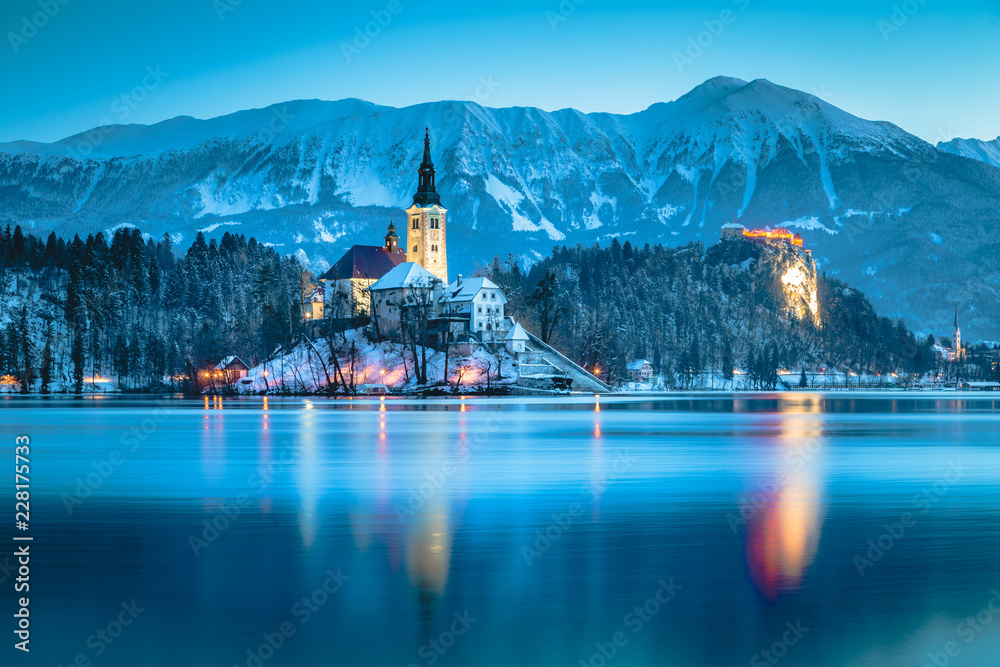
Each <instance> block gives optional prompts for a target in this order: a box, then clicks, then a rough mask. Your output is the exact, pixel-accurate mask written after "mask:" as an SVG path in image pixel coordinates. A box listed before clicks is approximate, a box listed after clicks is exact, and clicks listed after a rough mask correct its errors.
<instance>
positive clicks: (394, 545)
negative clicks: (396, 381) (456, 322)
mask: <svg viewBox="0 0 1000 667" xmlns="http://www.w3.org/2000/svg"><path fill="white" fill-rule="evenodd" d="M998 417H1000V396H998V397H996V398H994V397H992V396H990V395H989V394H981V395H980V394H958V393H950V394H919V393H918V394H902V393H900V394H878V395H876V394H871V395H862V394H844V393H841V394H827V395H823V394H785V395H739V396H736V397H734V396H730V395H705V394H701V395H671V396H663V397H655V398H648V399H647V398H631V397H617V398H611V397H603V398H601V399H600V400H597V399H595V398H594V397H581V398H568V399H564V398H560V399H535V398H530V399H529V398H524V399H516V398H506V399H480V398H475V399H473V398H469V399H466V400H458V399H428V400H417V399H397V398H390V399H386V400H384V401H380V400H377V399H375V400H370V399H361V400H326V399H312V400H307V399H275V398H271V399H269V400H267V401H265V400H264V399H262V398H246V399H223V400H221V401H220V400H218V399H209V400H207V401H198V400H180V399H153V398H146V399H136V398H85V399H72V398H52V399H48V400H44V399H41V398H26V399H22V398H13V397H5V398H3V399H0V423H2V425H3V426H2V435H3V438H4V448H3V451H4V452H5V453H4V457H5V459H6V460H7V461H8V464H10V463H13V457H14V452H13V448H14V437H15V436H16V435H19V434H28V435H30V436H31V439H32V452H31V467H32V475H31V487H32V494H33V495H32V504H31V510H32V511H31V528H30V534H31V535H32V536H34V542H33V543H32V547H31V549H32V562H31V567H32V570H31V614H32V616H31V620H32V626H31V627H32V635H31V648H32V652H31V656H30V659H24V658H25V656H23V655H22V654H20V653H19V652H16V651H14V650H13V649H12V647H11V646H7V647H5V648H4V649H3V654H4V655H5V656H6V657H4V660H3V662H2V664H3V665H8V664H10V665H15V664H32V665H34V664H38V665H52V666H56V665H70V664H80V665H86V664H92V665H95V666H107V667H111V666H118V665H121V666H128V667H160V666H171V667H173V666H178V665H179V666H185V665H191V666H193V665H197V666H200V665H218V666H219V667H230V666H233V665H242V666H244V667H254V666H255V665H256V666H258V667H261V666H267V667H271V666H279V665H280V666H286V665H295V666H300V665H301V666H312V665H352V666H353V665H359V666H367V665H375V666H381V665H399V666H400V667H408V666H411V665H419V666H424V665H426V666H430V665H446V666H448V665H454V666H463V667H467V666H478V665H489V666H492V665H527V666H531V665H566V666H567V667H573V666H577V667H579V666H580V665H592V666H593V667H601V666H602V665H614V666H619V665H620V666H627V665H631V666H639V665H655V666H657V667H663V666H667V665H685V666H686V665H751V666H756V665H774V664H781V665H788V666H793V665H808V666H817V665H820V666H825V665H893V666H895V665H914V666H915V667H920V666H923V665H937V666H938V667H940V666H942V665H945V664H947V665H967V666H971V665H997V664H1000V592H998V591H1000V446H998V443H1000V418H998ZM4 479H5V480H6V481H5V482H4V483H5V484H8V485H11V486H12V484H13V480H12V479H11V476H9V475H6V476H4ZM0 496H2V497H6V498H8V501H6V502H5V503H4V504H5V505H8V506H9V507H7V506H5V507H4V508H3V510H2V511H3V516H4V518H5V519H6V520H7V523H6V524H5V525H7V526H9V527H10V528H8V530H7V532H8V533H9V535H13V534H14V533H15V532H17V531H15V530H14V528H13V522H14V517H13V504H14V502H13V489H11V491H10V493H7V492H4V493H2V494H0ZM4 540H5V541H7V540H9V536H8V537H5V538H4ZM4 551H5V552H8V553H9V551H8V550H4ZM10 551H12V549H11V550H10ZM3 563H4V560H3V557H0V565H2V564H3ZM13 576H14V575H9V574H7V573H5V572H4V571H0V578H6V581H5V582H4V583H3V584H2V588H3V595H2V597H0V601H2V604H3V605H4V608H3V609H0V612H2V613H0V615H2V616H3V617H4V618H7V619H8V621H7V624H8V626H9V627H7V628H6V629H4V632H3V636H5V637H6V638H7V641H9V642H11V644H13V641H14V640H13V639H12V635H11V632H10V630H11V629H12V628H13V622H12V620H11V614H13V612H14V610H15V607H14V605H15V602H14V594H13V591H12V577H13Z"/></svg>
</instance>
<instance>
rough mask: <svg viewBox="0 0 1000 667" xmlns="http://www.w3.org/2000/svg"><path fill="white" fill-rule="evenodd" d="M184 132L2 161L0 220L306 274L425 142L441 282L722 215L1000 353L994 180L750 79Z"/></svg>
mask: <svg viewBox="0 0 1000 667" xmlns="http://www.w3.org/2000/svg"><path fill="white" fill-rule="evenodd" d="M178 119H181V120H178ZM178 119H171V120H168V121H164V122H162V123H159V124H156V125H152V126H115V127H114V128H112V129H111V130H109V131H107V132H104V131H99V130H91V131H89V132H90V133H91V134H90V139H93V140H94V141H93V142H92V143H94V145H93V147H91V148H90V153H91V154H92V156H91V157H84V156H83V155H82V153H83V152H86V151H81V145H80V143H79V142H80V141H87V140H88V137H87V134H88V133H80V134H77V135H74V136H73V137H68V138H66V139H63V140H60V141H59V142H54V143H53V144H46V145H44V146H47V147H49V148H47V149H45V150H46V151H47V152H44V151H43V150H42V149H41V148H39V147H38V146H37V145H30V144H29V145H27V146H26V145H25V143H24V142H17V143H18V147H19V148H21V149H22V150H21V151H20V152H16V153H15V152H11V151H12V150H13V149H14V148H15V146H12V145H11V144H0V222H6V223H12V224H22V225H23V226H24V227H25V228H26V229H31V230H33V231H36V233H37V231H38V230H46V229H56V230H59V231H60V233H64V234H65V233H70V234H71V233H90V232H95V231H98V230H103V229H110V228H113V227H114V226H116V225H120V224H135V225H139V226H140V227H142V228H143V229H149V230H151V231H152V232H153V233H154V234H162V233H163V232H169V233H171V234H174V235H175V239H176V240H177V242H179V243H189V242H190V241H191V240H193V237H194V235H195V234H196V233H197V231H198V230H207V231H206V234H207V235H209V236H213V235H221V234H222V233H224V232H225V231H230V232H243V233H247V234H248V235H250V234H253V235H254V236H256V237H257V238H260V239H263V240H264V241H266V242H268V243H271V244H273V245H275V246H276V247H278V248H279V249H280V250H281V251H282V252H286V253H289V254H292V253H295V254H297V255H298V256H300V257H304V258H306V259H307V261H311V262H312V266H313V268H314V269H317V270H318V269H322V268H324V267H325V266H327V265H329V264H331V263H332V262H334V261H336V259H337V258H338V257H339V256H340V254H342V252H343V251H344V250H345V249H346V248H347V247H349V246H350V245H351V244H352V243H377V242H378V240H379V239H381V237H382V235H384V229H385V226H386V225H387V224H388V221H389V218H390V217H391V216H393V215H396V216H398V215H399V212H398V209H400V208H403V207H406V206H407V205H408V204H409V201H410V200H411V199H412V194H413V192H414V190H415V188H416V168H417V165H418V164H419V161H420V157H421V152H422V142H421V139H422V135H423V128H424V127H425V126H428V127H430V128H431V135H432V138H433V140H434V144H433V153H434V160H435V164H436V165H437V167H438V189H439V191H440V192H441V193H442V198H443V201H444V203H445V205H446V206H447V207H448V208H449V209H450V210H451V214H450V218H449V249H450V251H451V252H450V254H449V263H450V264H451V265H452V267H453V269H454V270H456V271H460V272H465V273H468V272H469V271H470V270H472V269H474V268H475V265H476V264H477V263H478V264H486V263H488V262H489V260H490V259H491V258H492V256H493V255H494V254H501V255H503V256H506V255H508V254H512V255H514V256H516V257H520V258H522V259H523V260H525V261H528V262H531V261H535V260H537V259H538V258H540V257H542V256H545V255H547V254H549V252H550V251H551V249H552V246H553V245H563V244H575V243H585V244H589V243H593V242H601V243H606V242H608V241H609V240H610V239H611V238H614V237H618V238H621V240H622V241H624V240H632V242H633V243H639V244H642V243H644V242H650V243H654V242H663V243H668V244H673V243H683V242H688V241H692V240H700V241H704V242H711V241H714V240H715V239H716V238H718V229H719V226H721V224H722V223H724V222H728V221H731V220H732V219H733V218H737V217H738V218H740V219H741V221H743V222H744V224H746V225H747V226H763V225H764V224H770V225H771V226H779V225H783V226H788V227H790V228H793V229H795V230H796V231H799V232H800V233H803V234H804V235H805V236H806V239H807V240H806V242H807V245H808V246H809V247H811V248H813V250H814V254H815V255H816V257H817V259H818V260H819V261H820V263H821V264H822V265H823V267H824V269H825V270H826V271H828V272H830V273H832V274H834V275H838V276H840V277H842V278H843V279H845V280H847V281H848V282H850V283H851V284H853V285H857V286H858V287H859V288H861V289H863V290H864V291H865V292H866V293H868V294H869V296H871V297H872V298H873V300H874V301H875V302H876V303H877V304H878V305H879V307H880V308H881V309H883V310H885V311H887V312H888V313H890V314H892V315H894V316H906V317H908V318H909V321H910V323H911V325H913V326H916V328H918V329H922V328H927V329H930V328H934V327H945V326H947V325H949V324H950V319H949V316H948V313H951V312H953V309H954V308H956V307H957V308H959V310H960V317H962V319H963V321H964V322H966V326H965V327H963V328H967V330H968V331H970V332H976V333H978V334H979V335H983V336H990V337H994V338H996V337H1000V335H998V334H1000V331H998V324H997V323H998V322H1000V310H998V308H997V306H995V304H996V301H997V300H996V294H997V291H998V289H1000V275H998V274H997V273H996V271H995V269H989V267H987V268H985V269H984V265H983V263H982V262H981V261H979V260H977V259H976V257H977V255H976V252H977V251H978V250H979V249H980V248H981V247H983V246H985V245H988V243H992V236H993V234H995V232H996V230H997V229H1000V169H998V168H996V167H993V166H991V165H987V164H985V163H981V162H973V161H971V160H968V159H965V158H962V157H960V156H956V155H954V154H952V153H949V152H947V151H944V150H939V149H938V148H936V147H934V146H933V145H931V144H929V143H927V142H925V141H923V140H922V139H919V138H917V137H915V136H913V135H910V134H908V133H906V132H905V131H904V130H902V129H901V128H899V127H898V126H896V125H894V124H892V123H890V122H887V121H867V120H863V119H861V118H858V117H856V116H853V115H851V114H849V113H848V112H846V111H844V110H842V109H839V108H837V107H835V106H833V105H831V104H829V103H827V102H825V101H823V100H821V99H820V98H818V97H815V96H813V95H809V94H808V93H802V92H801V91H796V90H794V89H791V88H786V87H783V86H779V85H777V84H774V83H771V82H769V81H767V80H766V79H757V80H755V81H751V82H745V81H743V80H741V79H734V78H728V77H716V78H713V79H709V80H708V81H706V82H705V83H703V84H701V85H700V86H698V87H696V88H694V89H692V90H691V91H690V92H688V93H687V94H685V95H683V96H681V97H680V98H678V99H677V100H674V101H672V102H664V103H656V104H653V105H650V106H649V107H648V108H647V109H645V110H643V111H639V112H635V113H633V114H628V115H616V114H609V113H602V112H596V113H583V112H580V111H576V110H574V109H562V110H558V111H554V112H549V111H544V110H541V109H537V108H534V107H508V108H503V109H496V108H489V107H483V106H481V105H479V104H477V103H475V102H454V101H451V102H449V101H442V102H432V103H426V104H421V105H414V106H411V107H403V108H399V109H397V108H394V107H385V106H380V105H376V104H373V103H369V102H365V101H362V100H353V99H348V100H342V101H338V102H325V101H321V100H300V101H293V102H287V103H282V104H278V105H271V106H269V107H263V108H262V109H255V110H245V111H241V112H235V113H234V114H228V115H226V116H220V117H217V118H215V119H209V120H201V121H199V120H197V119H190V118H189V117H178ZM175 121H176V122H175ZM123 127H124V128H132V129H129V130H121V129H117V128H123ZM71 140H72V141H71ZM74 141H75V142H77V143H74ZM24 148H31V149H32V150H34V151H35V152H25V151H24V150H23V149H24ZM82 148H85V149H86V148H88V146H86V145H83V146H82ZM129 148H131V149H134V150H132V151H131V154H130V155H127V156H126V155H121V154H122V153H128V152H129V150H127V149H129ZM71 150H75V152H76V154H77V155H78V156H79V157H72V154H71V152H70V151H71ZM116 153H117V154H119V155H115V154H116ZM987 269H989V270H987Z"/></svg>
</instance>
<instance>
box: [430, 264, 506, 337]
mask: <svg viewBox="0 0 1000 667" xmlns="http://www.w3.org/2000/svg"><path fill="white" fill-rule="evenodd" d="M506 303H507V297H506V296H504V293H503V291H501V289H500V287H499V286H498V285H497V284H496V283H494V282H493V281H492V280H490V279H489V278H485V277H478V278H468V279H466V280H463V279H462V276H458V280H457V282H456V283H455V284H454V285H450V286H448V287H446V288H445V290H444V294H443V296H442V297H441V299H440V304H441V314H442V315H444V316H455V315H459V316H461V321H462V323H463V324H464V327H463V329H464V330H465V331H468V332H472V333H475V334H477V335H478V338H479V339H480V340H482V341H484V342H485V341H487V340H489V341H494V340H500V339H501V338H500V335H501V334H502V333H503V332H505V331H506V330H507V329H508V327H509V326H510V323H509V322H507V320H506V319H505V317H504V305H505V304H506ZM450 319H452V320H454V319H455V318H454V317H451V318H450Z"/></svg>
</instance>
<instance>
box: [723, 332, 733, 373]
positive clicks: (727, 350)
mask: <svg viewBox="0 0 1000 667" xmlns="http://www.w3.org/2000/svg"><path fill="white" fill-rule="evenodd" d="M733 376H734V369H733V343H732V341H730V340H729V336H726V339H725V340H724V341H723V344H722V379H723V380H725V381H726V382H732V381H733Z"/></svg>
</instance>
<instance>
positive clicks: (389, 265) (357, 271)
mask: <svg viewBox="0 0 1000 667" xmlns="http://www.w3.org/2000/svg"><path fill="white" fill-rule="evenodd" d="M405 261H406V251H405V250H399V251H398V252H389V251H388V250H386V249H385V248H383V247H382V246H374V245H356V246H352V247H351V249H350V250H348V251H347V252H346V253H344V256H343V257H341V258H340V259H339V260H338V261H337V263H336V264H334V265H333V266H332V267H330V270H329V271H327V272H326V273H324V274H323V275H322V276H320V279H321V280H345V279H350V278H366V279H368V280H378V279H379V278H381V277H382V276H384V275H385V274H387V273H389V271H392V270H393V269H394V268H395V267H397V266H399V265H400V264H402V263H403V262H405Z"/></svg>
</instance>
